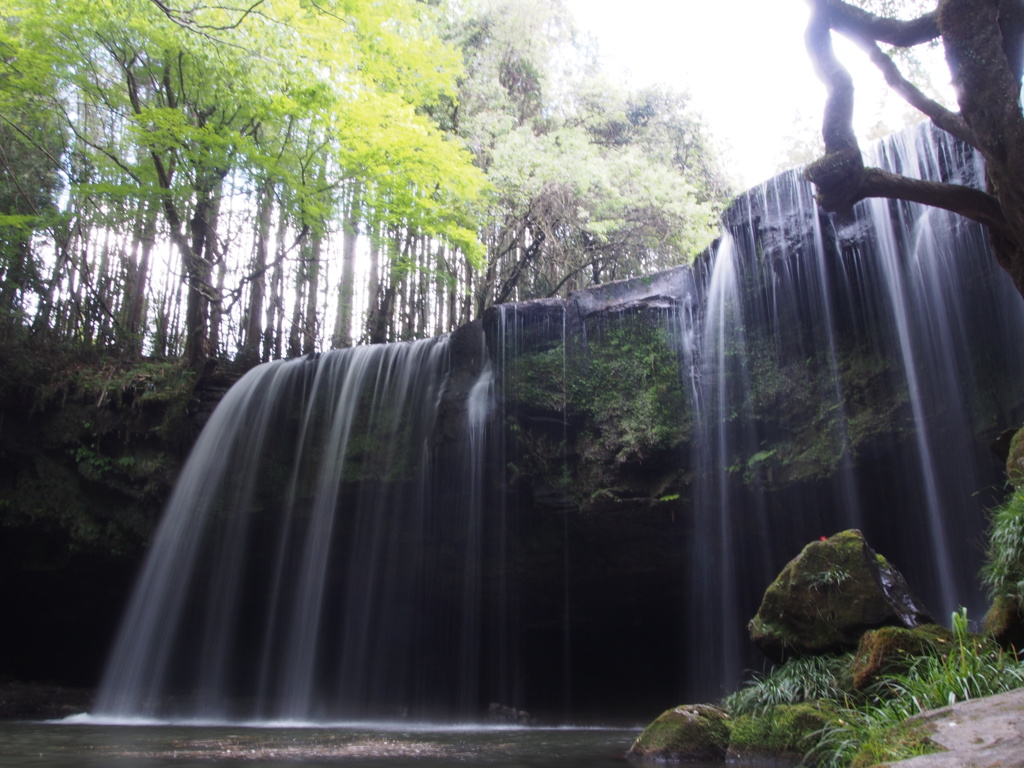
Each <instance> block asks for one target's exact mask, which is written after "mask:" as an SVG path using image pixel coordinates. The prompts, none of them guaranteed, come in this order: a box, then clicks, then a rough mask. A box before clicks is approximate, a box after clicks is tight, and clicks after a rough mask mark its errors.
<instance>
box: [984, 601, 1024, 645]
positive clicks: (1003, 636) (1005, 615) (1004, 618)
mask: <svg viewBox="0 0 1024 768" xmlns="http://www.w3.org/2000/svg"><path fill="white" fill-rule="evenodd" d="M983 631H984V632H985V634H986V635H990V636H991V637H992V639H994V640H995V641H996V642H997V643H999V645H1001V646H1002V647H1003V648H1014V649H1016V650H1018V651H1019V650H1024V611H1021V606H1020V603H1019V602H1018V601H1017V600H1014V599H1013V598H1012V597H1007V596H1005V595H999V596H997V597H996V598H995V600H994V601H993V603H992V607H991V608H989V609H988V613H986V614H985V622H984V624H983Z"/></svg>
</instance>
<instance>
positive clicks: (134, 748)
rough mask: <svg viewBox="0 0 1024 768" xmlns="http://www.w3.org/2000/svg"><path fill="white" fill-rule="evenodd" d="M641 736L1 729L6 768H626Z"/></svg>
mask: <svg viewBox="0 0 1024 768" xmlns="http://www.w3.org/2000/svg"><path fill="white" fill-rule="evenodd" d="M639 730H640V729H639V728H633V729H626V728H572V727H562V728H535V727H534V728H512V727H509V728H504V727H479V726H465V727H458V726H456V727H445V726H437V727H429V726H416V725H410V726H408V727H404V726H401V725H395V726H392V725H386V726H376V725H375V726H366V725H350V724H346V725H338V726H309V727H292V726H287V725H280V726H266V725H263V726H260V727H255V726H240V725H207V726H197V725H100V724H92V723H67V722H61V723H50V722H47V723H38V722H8V723H0V768H8V766H10V767H11V768H13V767H14V766H19V767H20V766H38V767H39V768H70V766H78V767H81V766H145V768H157V767H158V766H175V768H187V767H188V766H221V765H223V766H228V765H232V766H237V765H241V764H256V765H260V766H281V767H282V768H283V767H284V766H290V767H294V766H306V765H326V764H334V765H337V764H344V765H353V766H358V765H373V766H375V767H376V768H392V767H393V766H394V767H397V766H450V765H462V766H485V765H486V766H492V765H493V766H509V767H514V766H521V767H522V768H547V767H548V766H551V768H554V767H555V766H558V768H583V766H588V767H589V768H601V767H602V766H622V765H624V764H625V762H626V761H625V758H624V755H625V753H626V750H627V749H628V748H629V745H630V744H631V743H632V741H633V739H634V738H636V735H637V734H638V733H639Z"/></svg>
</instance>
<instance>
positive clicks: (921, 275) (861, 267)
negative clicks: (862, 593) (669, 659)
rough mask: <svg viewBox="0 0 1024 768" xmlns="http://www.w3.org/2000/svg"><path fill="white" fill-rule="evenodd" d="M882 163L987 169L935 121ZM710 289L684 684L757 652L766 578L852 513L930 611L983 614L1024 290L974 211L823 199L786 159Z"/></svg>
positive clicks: (752, 197) (750, 203)
mask: <svg viewBox="0 0 1024 768" xmlns="http://www.w3.org/2000/svg"><path fill="white" fill-rule="evenodd" d="M877 162H878V163H879V164H881V165H882V166H883V167H888V168H890V169H893V170H898V171H900V172H903V173H905V174H908V175H915V176H920V177H922V178H931V179H941V180H952V181H956V182H958V183H968V184H969V183H977V182H978V179H980V178H982V176H981V170H980V168H979V166H978V161H977V160H976V158H975V157H974V155H972V154H969V153H965V152H963V151H962V149H960V148H958V147H957V146H956V145H954V144H953V142H952V140H950V139H949V138H948V137H946V136H945V135H944V134H940V133H939V132H937V131H935V130H934V129H930V128H928V127H924V126H922V127H921V128H919V129H917V130H914V131H911V132H907V133H904V134H900V135H899V136H897V137H894V138H892V139H890V140H888V141H886V142H883V143H882V144H880V145H879V147H878V157H877ZM704 295H705V299H704V301H705V304H704V313H703V322H704V330H703V333H702V334H701V335H700V339H701V346H700V349H699V354H698V358H699V366H698V369H699V372H700V375H699V377H698V379H699V384H700V387H699V389H700V391H699V395H698V397H697V398H695V400H696V402H698V403H699V406H698V409H699V413H698V420H699V423H700V425H701V426H700V435H699V443H700V446H701V453H700V458H699V459H698V462H697V464H698V479H697V482H696V488H695V491H694V498H695V500H696V505H695V506H696V509H695V516H696V521H695V524H694V531H695V534H694V536H693V539H692V541H693V545H692V562H693V563H694V567H693V568H692V571H691V575H690V578H691V579H692V580H693V582H694V591H695V592H696V593H697V597H696V599H693V600H691V603H690V605H689V607H688V614H687V615H688V616H690V620H691V622H692V623H693V625H694V626H695V627H702V630H701V631H702V632H704V633H705V634H706V636H707V637H708V638H709V642H708V643H707V645H706V647H701V648H698V649H697V650H696V652H694V653H692V654H691V658H690V660H689V665H688V666H689V670H690V671H689V677H688V682H687V686H688V690H689V691H690V693H692V694H693V695H695V696H697V697H703V698H711V697H715V696H718V695H721V694H722V693H724V692H727V691H728V690H730V689H731V688H732V687H733V686H735V684H736V682H737V680H738V678H739V677H740V676H741V674H742V672H743V669H744V668H757V667H758V666H759V665H760V664H761V663H762V662H761V661H759V659H758V655H757V654H756V653H754V652H753V651H752V648H751V646H750V644H749V641H748V640H747V636H746V622H747V621H748V620H749V619H750V618H751V617H752V616H753V614H754V612H755V611H756V609H757V605H758V603H759V601H760V597H761V592H762V591H763V589H764V588H765V587H766V586H767V584H768V583H769V581H770V579H771V578H773V577H774V575H775V574H776V573H778V571H779V570H780V569H781V567H782V566H783V565H784V564H785V562H786V561H787V560H788V559H790V558H791V557H793V556H795V555H796V554H797V553H798V552H799V551H800V548H801V547H802V546H803V545H804V544H806V543H807V542H808V541H810V540H813V539H816V538H818V537H819V536H823V535H831V534H833V533H835V532H837V531H838V530H841V529H843V528H847V527H859V528H862V529H863V530H864V532H865V534H866V535H867V538H868V540H869V542H871V543H872V544H873V546H875V548H876V549H878V551H880V552H882V553H883V554H885V555H886V556H887V557H889V559H890V560H891V561H892V562H893V563H894V564H895V565H896V566H897V567H898V568H900V569H901V570H902V571H903V572H904V573H905V575H907V577H908V579H909V581H910V583H911V585H912V586H913V587H914V588H915V589H916V590H917V591H918V592H919V593H920V594H921V597H923V598H924V601H925V603H926V604H927V605H928V606H929V607H930V608H931V610H932V611H933V613H934V615H935V617H936V618H937V619H940V620H941V618H942V617H944V616H946V615H948V613H949V612H950V611H952V610H953V609H955V608H956V607H957V606H958V605H966V606H968V608H969V611H970V613H971V615H974V616H978V617H979V618H980V616H981V613H982V612H983V600H982V597H981V595H980V593H979V588H978V583H977V578H976V575H977V569H978V567H979V566H980V553H981V551H982V532H983V529H984V523H985V512H984V510H985V506H986V504H989V503H991V502H992V500H993V499H994V498H996V497H997V496H998V494H999V492H1000V488H999V484H1000V482H1001V477H1000V471H999V464H998V460H997V459H995V457H994V456H993V455H992V454H991V453H990V451H989V449H988V446H987V445H986V444H985V436H986V435H987V436H988V437H989V438H992V437H994V436H995V432H996V431H998V430H999V429H1001V428H1005V427H1006V426H1012V420H1013V418H1014V413H1015V409H1019V405H1020V403H1021V392H1022V384H1024V365H1022V361H1021V359H1020V357H1019V355H1015V354H1014V353H1013V350H1016V349H1020V348H1021V344H1022V343H1024V302H1022V301H1021V299H1020V297H1019V296H1018V295H1016V292H1015V291H1014V290H1013V287H1012V284H1011V283H1010V281H1009V279H1008V278H1007V277H1006V275H1004V274H1003V273H1002V272H1001V270H1000V269H999V268H998V266H997V265H996V264H995V260H994V259H993V258H992V256H991V254H990V252H989V250H988V248H987V245H986V242H985V235H984V232H983V231H982V230H981V228H980V227H978V226H977V225H975V224H973V223H971V222H967V221H965V220H961V219H959V218H957V217H955V216H953V215H951V214H948V213H946V212H943V211H939V210H936V209H931V208H926V207H924V206H919V205H914V204H908V203H895V202H891V201H886V200H869V201H866V202H863V203H861V204H859V205H858V206H856V208H855V211H854V214H853V216H852V217H850V218H849V219H839V218H836V217H832V216H826V215H825V214H823V213H821V212H820V211H819V210H818V209H817V208H816V207H815V206H814V204H813V193H812V190H811V188H810V187H809V185H808V184H807V183H806V182H804V181H803V179H802V178H801V176H800V175H799V172H797V171H794V172H790V173H786V174H782V175H780V176H779V177H777V178H775V179H773V180H771V181H769V182H766V183H765V184H764V185H762V186H760V187H758V188H755V189H754V190H751V191H750V192H749V193H747V195H746V196H745V197H744V198H743V199H741V201H739V202H738V203H737V204H736V205H735V206H734V207H733V209H732V211H731V212H730V214H729V215H728V216H727V234H726V236H725V237H724V238H723V239H722V242H721V244H720V245H719V246H718V249H717V253H716V254H715V256H714V261H713V266H712V270H711V275H710V278H709V281H708V283H707V287H706V288H705V289H704ZM982 339H983V340H984V343H978V342H979V340H982ZM686 375H688V372H687V371H685V370H684V376H686ZM709 625H710V626H709Z"/></svg>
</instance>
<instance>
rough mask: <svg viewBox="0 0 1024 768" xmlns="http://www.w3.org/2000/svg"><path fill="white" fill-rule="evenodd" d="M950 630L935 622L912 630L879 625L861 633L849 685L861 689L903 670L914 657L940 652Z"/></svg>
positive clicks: (950, 635)
mask: <svg viewBox="0 0 1024 768" xmlns="http://www.w3.org/2000/svg"><path fill="white" fill-rule="evenodd" d="M952 634H953V633H952V632H950V631H949V630H948V629H945V628H944V627H940V626H939V625H938V624H926V625H924V626H921V627H917V628H915V629H906V628H903V627H882V628H880V629H872V630H868V631H867V632H865V633H864V634H863V635H862V636H861V638H860V643H859V644H858V645H857V653H856V654H855V655H854V657H853V660H852V662H851V663H850V674H851V677H852V678H853V687H854V688H856V689H857V690H863V689H864V688H866V687H867V686H869V685H871V683H873V682H875V681H876V680H877V679H878V678H879V677H880V676H881V675H883V674H886V673H890V674H891V673H893V672H903V671H906V670H907V669H908V668H909V667H910V665H911V664H912V663H913V661H914V659H916V658H919V657H921V656H926V655H928V654H931V653H935V652H941V650H942V648H943V646H944V645H946V644H947V643H949V642H951V641H952Z"/></svg>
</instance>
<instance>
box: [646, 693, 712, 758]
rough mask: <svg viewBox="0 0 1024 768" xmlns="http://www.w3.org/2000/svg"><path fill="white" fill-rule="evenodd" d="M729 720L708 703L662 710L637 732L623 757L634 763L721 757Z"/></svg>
mask: <svg viewBox="0 0 1024 768" xmlns="http://www.w3.org/2000/svg"><path fill="white" fill-rule="evenodd" d="M730 730H731V729H730V720H729V715H728V714H727V713H726V711H725V710H724V709H722V708H720V707H716V706H714V705H712V704H684V705H680V706H678V707H675V708H674V709H669V710H666V711H665V712H662V713H661V715H660V716H659V717H658V719H657V720H655V721H654V722H653V723H651V724H650V725H649V726H647V728H645V729H644V732H643V733H641V734H640V735H639V736H638V737H637V739H636V741H634V742H633V746H631V747H630V748H629V752H627V753H626V757H627V758H628V759H629V760H632V761H634V762H683V761H689V760H724V759H725V753H726V750H727V749H728V746H729V736H730Z"/></svg>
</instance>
